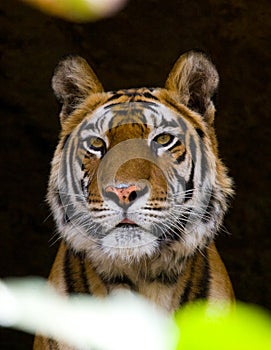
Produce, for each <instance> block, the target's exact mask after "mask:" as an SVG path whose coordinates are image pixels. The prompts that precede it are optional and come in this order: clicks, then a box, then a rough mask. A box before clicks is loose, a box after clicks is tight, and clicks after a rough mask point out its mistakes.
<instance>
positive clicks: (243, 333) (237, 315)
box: [175, 302, 271, 350]
mask: <svg viewBox="0 0 271 350" xmlns="http://www.w3.org/2000/svg"><path fill="white" fill-rule="evenodd" d="M175 320H176V324H177V326H178V329H179V333H180V335H179V341H178V345H177V350H252V349H253V350H270V349H271V317H270V315H269V314H268V313H267V312H266V311H264V310H263V309H261V308H259V307H256V306H252V305H248V304H243V303H240V302H237V304H236V305H234V306H231V307H229V306H223V305H221V304H217V305H216V304H214V305H211V306H210V305H209V306H208V305H207V304H206V303H197V304H194V305H189V306H187V307H185V308H184V309H182V310H181V311H179V312H178V313H177V314H176V317H175Z"/></svg>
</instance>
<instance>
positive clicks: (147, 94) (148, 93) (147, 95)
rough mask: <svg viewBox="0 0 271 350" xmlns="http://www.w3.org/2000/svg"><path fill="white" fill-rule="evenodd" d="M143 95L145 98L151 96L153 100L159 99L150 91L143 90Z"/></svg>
mask: <svg viewBox="0 0 271 350" xmlns="http://www.w3.org/2000/svg"><path fill="white" fill-rule="evenodd" d="M143 96H144V97H146V98H151V99H153V100H156V101H159V99H158V98H157V97H156V96H153V95H152V94H151V93H150V92H144V93H143Z"/></svg>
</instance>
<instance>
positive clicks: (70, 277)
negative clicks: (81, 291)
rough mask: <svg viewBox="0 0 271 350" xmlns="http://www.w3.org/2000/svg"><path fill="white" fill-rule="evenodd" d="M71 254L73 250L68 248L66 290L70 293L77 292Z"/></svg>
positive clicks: (65, 266)
mask: <svg viewBox="0 0 271 350" xmlns="http://www.w3.org/2000/svg"><path fill="white" fill-rule="evenodd" d="M71 255H72V252H71V251H70V250H69V249H67V250H66V253H65V258H64V279H65V283H66V291H67V293H68V294H72V293H75V288H74V279H73V273H72V267H71Z"/></svg>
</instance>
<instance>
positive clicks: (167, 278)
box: [149, 271, 179, 286]
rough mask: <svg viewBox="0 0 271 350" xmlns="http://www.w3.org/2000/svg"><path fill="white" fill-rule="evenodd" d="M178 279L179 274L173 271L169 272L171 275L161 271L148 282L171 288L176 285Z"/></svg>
mask: <svg viewBox="0 0 271 350" xmlns="http://www.w3.org/2000/svg"><path fill="white" fill-rule="evenodd" d="M178 278H179V274H178V273H177V272H175V271H171V273H169V272H165V271H162V272H160V273H159V275H157V276H154V277H151V278H150V279H149V282H151V283H152V282H159V283H161V284H164V285H168V286H172V285H174V284H176V283H177V281H178Z"/></svg>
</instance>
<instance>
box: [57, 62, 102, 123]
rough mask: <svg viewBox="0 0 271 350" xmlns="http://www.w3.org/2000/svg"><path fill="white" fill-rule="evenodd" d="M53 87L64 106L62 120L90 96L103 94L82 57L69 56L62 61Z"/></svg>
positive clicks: (100, 86) (99, 84) (97, 81)
mask: <svg viewBox="0 0 271 350" xmlns="http://www.w3.org/2000/svg"><path fill="white" fill-rule="evenodd" d="M52 87H53V90H54V93H55V95H56V97H57V99H58V101H59V102H60V103H61V104H62V109H61V112H60V120H61V121H63V120H64V119H65V118H67V117H68V116H69V115H70V114H71V113H72V112H73V111H74V110H75V109H76V108H77V107H78V105H79V104H80V103H81V102H82V101H83V100H84V99H85V98H86V97H87V96H88V95H90V94H93V93H99V92H103V87H102V84H101V83H100V82H99V80H98V78H97V77H96V75H95V73H94V72H93V70H92V69H91V68H90V66H89V65H88V63H87V61H86V60H84V59H83V58H82V57H80V56H68V57H67V58H65V59H64V60H62V61H60V63H59V64H58V66H57V67H56V69H55V72H54V75H53V78H52Z"/></svg>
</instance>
